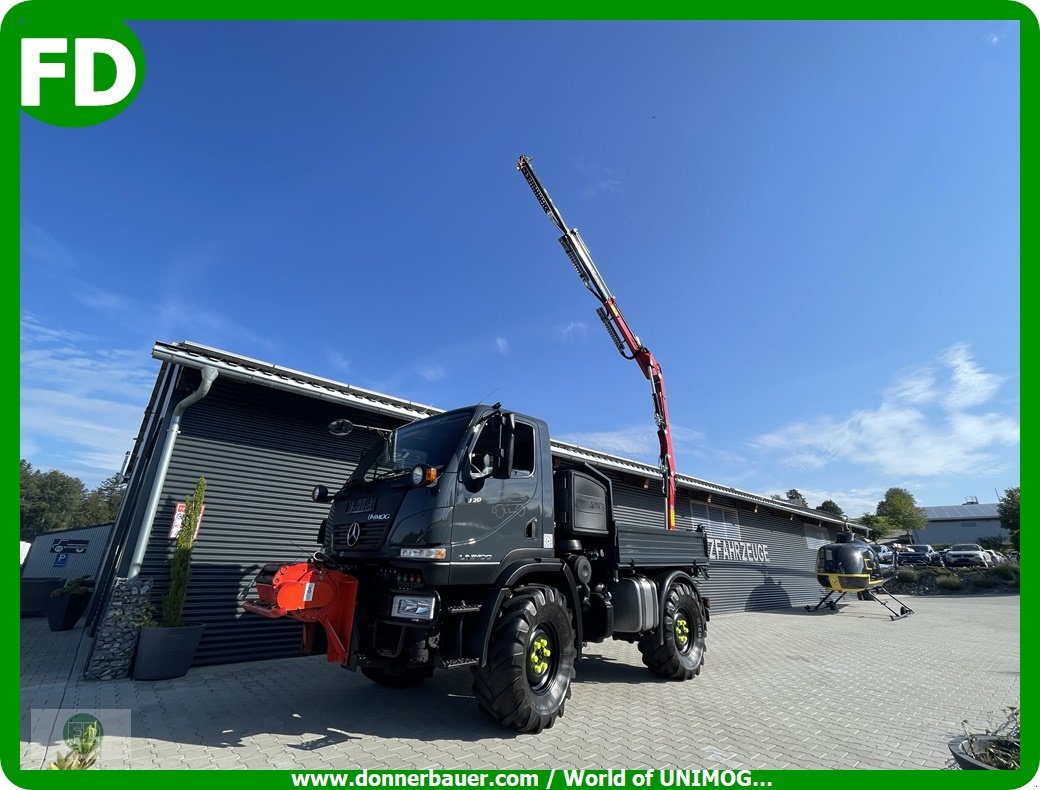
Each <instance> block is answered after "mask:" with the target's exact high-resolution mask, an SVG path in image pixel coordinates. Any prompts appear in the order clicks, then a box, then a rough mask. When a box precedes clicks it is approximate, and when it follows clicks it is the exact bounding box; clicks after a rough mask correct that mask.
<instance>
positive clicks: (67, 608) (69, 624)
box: [47, 592, 90, 631]
mask: <svg viewBox="0 0 1040 790" xmlns="http://www.w3.org/2000/svg"><path fill="white" fill-rule="evenodd" d="M89 603H90V593H89V592H88V593H82V594H79V595H59V596H58V597H57V598H53V597H52V598H51V599H50V604H49V605H48V606H47V623H48V624H49V625H50V627H51V630H52V631H69V630H71V629H72V628H75V627H76V623H78V622H79V618H81V617H82V616H83V613H84V612H85V611H87V604H89Z"/></svg>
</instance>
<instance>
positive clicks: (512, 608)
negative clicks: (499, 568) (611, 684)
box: [473, 587, 577, 732]
mask: <svg viewBox="0 0 1040 790" xmlns="http://www.w3.org/2000/svg"><path fill="white" fill-rule="evenodd" d="M576 657H577V649H576V647H575V645H574V627H573V625H572V624H571V613H570V611H569V610H568V609H567V604H566V603H565V601H564V598H563V595H562V594H561V593H560V592H559V591H557V590H555V589H553V588H552V587H526V588H524V589H522V590H520V591H518V592H517V594H516V595H514V596H513V597H512V598H510V599H509V600H508V601H506V603H505V604H504V605H503V606H502V611H501V612H500V613H499V616H498V622H497V623H496V624H495V626H494V630H493V631H492V633H491V642H490V644H489V645H488V657H487V665H486V666H484V667H474V668H473V693H474V695H475V696H476V698H477V702H478V703H480V707H481V708H482V709H483V710H484V712H485V713H487V714H488V716H490V717H491V718H492V719H494V720H495V721H496V722H498V723H499V724H501V725H503V726H504V727H509V728H511V729H514V730H518V731H519V732H541V731H542V730H543V729H544V728H546V727H552V726H553V724H554V723H555V721H556V719H557V718H558V717H559V716H562V715H563V707H564V704H565V703H566V702H567V700H568V699H569V698H570V696H571V679H572V678H573V677H574V660H575V658H576Z"/></svg>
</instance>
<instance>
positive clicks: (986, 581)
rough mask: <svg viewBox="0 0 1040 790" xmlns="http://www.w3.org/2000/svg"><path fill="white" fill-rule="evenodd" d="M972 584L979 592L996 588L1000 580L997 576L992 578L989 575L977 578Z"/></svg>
mask: <svg viewBox="0 0 1040 790" xmlns="http://www.w3.org/2000/svg"><path fill="white" fill-rule="evenodd" d="M972 583H973V584H974V585H975V589H977V590H988V589H989V588H990V587H996V586H997V585H998V584H1000V579H998V578H997V577H996V576H990V575H989V574H985V575H980V576H976V577H975V578H974V579H972Z"/></svg>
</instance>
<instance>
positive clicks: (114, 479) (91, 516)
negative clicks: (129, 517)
mask: <svg viewBox="0 0 1040 790" xmlns="http://www.w3.org/2000/svg"><path fill="white" fill-rule="evenodd" d="M125 490H126V484H125V483H124V482H123V477H122V475H120V474H118V473H117V474H114V475H112V476H111V477H109V478H107V479H105V480H102V481H101V482H100V483H99V484H98V487H97V488H95V489H93V490H92V491H90V492H89V493H88V494H87V495H86V496H85V497H83V501H82V502H80V505H79V507H78V508H77V509H76V514H75V521H76V525H77V526H81V527H87V526H92V525H94V524H109V523H111V522H113V521H115V520H116V514H117V513H118V512H119V503H120V502H121V501H122V500H123V492H124V491H125Z"/></svg>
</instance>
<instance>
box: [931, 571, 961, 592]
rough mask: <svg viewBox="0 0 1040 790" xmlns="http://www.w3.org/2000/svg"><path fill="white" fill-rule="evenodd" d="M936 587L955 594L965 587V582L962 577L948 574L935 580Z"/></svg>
mask: <svg viewBox="0 0 1040 790" xmlns="http://www.w3.org/2000/svg"><path fill="white" fill-rule="evenodd" d="M935 584H936V586H937V587H938V588H939V589H941V590H947V591H949V592H954V591H955V590H959V589H961V588H962V587H963V586H964V582H963V580H962V579H961V577H960V576H954V575H953V574H952V573H946V574H943V575H942V576H937V577H936V579H935Z"/></svg>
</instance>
